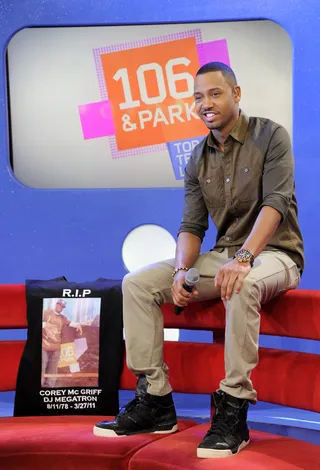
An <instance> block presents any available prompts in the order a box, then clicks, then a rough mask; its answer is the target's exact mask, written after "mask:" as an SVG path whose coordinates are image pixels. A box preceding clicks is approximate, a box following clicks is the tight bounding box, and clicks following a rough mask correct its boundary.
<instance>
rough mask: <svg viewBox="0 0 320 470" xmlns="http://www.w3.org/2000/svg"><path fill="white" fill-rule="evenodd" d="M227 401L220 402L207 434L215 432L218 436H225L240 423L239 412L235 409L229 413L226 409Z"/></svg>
mask: <svg viewBox="0 0 320 470" xmlns="http://www.w3.org/2000/svg"><path fill="white" fill-rule="evenodd" d="M226 406H228V405H227V403H223V402H222V401H221V402H219V403H218V405H217V408H216V412H215V414H214V416H213V418H212V424H211V427H210V429H209V431H208V432H207V436H211V435H213V434H215V435H218V436H224V435H225V434H227V433H230V431H231V430H232V429H233V428H234V427H235V426H236V425H237V424H238V422H239V418H238V413H237V412H236V411H235V412H233V413H228V412H227V409H226Z"/></svg>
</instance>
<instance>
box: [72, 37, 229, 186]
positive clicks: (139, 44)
mask: <svg viewBox="0 0 320 470" xmlns="http://www.w3.org/2000/svg"><path fill="white" fill-rule="evenodd" d="M93 52H94V58H95V65H96V70H97V75H98V83H99V88H100V95H101V101H99V102H96V103H90V104H86V105H80V106H79V114H80V120H81V125H82V132H83V136H84V139H93V138H98V137H105V136H108V138H109V141H110V148H111V154H112V157H113V158H118V157H125V156H131V155H135V154H141V153H152V152H158V151H163V150H165V149H167V150H168V153H169V155H170V158H171V162H172V166H173V170H174V173H175V178H176V179H182V178H183V176H184V167H185V165H186V163H187V161H188V159H189V158H190V154H191V151H192V149H193V148H194V147H195V145H197V144H198V142H200V140H202V138H203V137H204V136H205V135H206V133H207V131H206V128H205V126H204V124H203V122H202V121H201V120H200V119H199V117H198V116H197V114H196V112H195V104H194V98H193V86H194V77H195V75H196V72H197V70H198V69H199V67H201V66H202V65H203V64H204V63H206V62H212V61H220V62H224V63H226V64H228V65H230V61H229V54H228V48H227V42H226V40H225V39H220V40H217V41H211V42H205V43H203V42H202V36H201V30H199V29H197V30H192V31H186V32H183V33H174V34H171V35H167V36H160V37H156V38H149V39H145V40H140V41H134V42H131V43H123V44H119V45H116V46H107V47H101V48H98V49H94V51H93Z"/></svg>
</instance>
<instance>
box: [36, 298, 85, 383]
mask: <svg viewBox="0 0 320 470" xmlns="http://www.w3.org/2000/svg"><path fill="white" fill-rule="evenodd" d="M66 306H67V304H66V302H65V301H64V300H63V299H59V300H58V301H57V302H56V307H55V309H54V310H52V309H48V310H44V312H43V316H42V380H41V386H42V387H50V388H53V387H54V386H55V383H56V380H57V378H56V377H55V376H56V375H57V374H58V363H59V359H60V345H61V335H62V329H63V327H64V326H71V327H72V328H76V329H77V331H79V332H80V335H82V328H81V325H80V324H79V323H75V322H73V321H70V320H68V318H67V317H65V316H64V315H62V312H63V310H64V309H65V307H66ZM45 374H49V375H52V376H53V377H49V378H47V377H45Z"/></svg>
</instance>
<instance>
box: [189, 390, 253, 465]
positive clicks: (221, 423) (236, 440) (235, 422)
mask: <svg viewBox="0 0 320 470" xmlns="http://www.w3.org/2000/svg"><path fill="white" fill-rule="evenodd" d="M214 402H215V407H216V411H215V414H214V415H213V418H212V423H211V427H210V429H209V431H208V432H207V434H206V436H205V438H204V439H203V441H202V442H201V444H200V445H199V447H198V449H197V456H198V457H199V458H202V459H210V458H220V457H230V456H232V455H235V454H237V453H238V452H239V451H240V450H241V449H243V448H244V447H245V446H246V445H248V444H249V442H250V438H249V429H248V426H247V412H248V407H249V403H248V400H240V399H238V398H235V397H232V396H231V395H229V394H227V393H225V392H223V391H222V390H218V392H215V393H214Z"/></svg>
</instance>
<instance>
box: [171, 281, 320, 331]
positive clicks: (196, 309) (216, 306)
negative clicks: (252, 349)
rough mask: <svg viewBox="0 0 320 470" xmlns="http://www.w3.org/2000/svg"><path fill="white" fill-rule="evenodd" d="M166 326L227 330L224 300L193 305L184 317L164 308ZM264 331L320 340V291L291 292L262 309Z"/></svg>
mask: <svg viewBox="0 0 320 470" xmlns="http://www.w3.org/2000/svg"><path fill="white" fill-rule="evenodd" d="M162 311H163V313H164V324H165V326H166V327H170V328H185V329H195V330H213V329H217V328H218V329H224V327H225V308H224V305H223V303H222V301H221V300H215V301H212V300H210V301H206V302H193V303H191V304H190V305H189V306H188V307H187V308H186V309H185V310H184V313H183V314H182V315H179V316H177V315H174V313H173V306H172V305H170V304H166V305H164V306H163V307H162ZM260 332H261V333H262V334H266V335H277V336H289V337H292V338H303V339H315V340H320V290H302V289H301V290H291V291H288V292H285V293H284V294H282V295H281V296H279V297H277V298H275V299H274V300H272V301H271V302H269V303H267V304H265V305H263V306H262V310H261V327H260Z"/></svg>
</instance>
